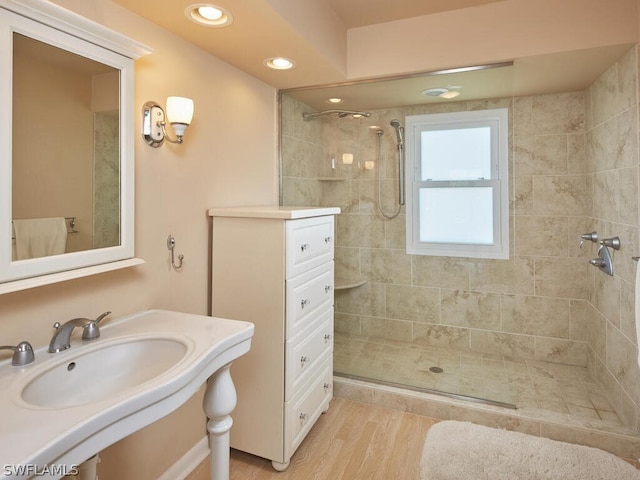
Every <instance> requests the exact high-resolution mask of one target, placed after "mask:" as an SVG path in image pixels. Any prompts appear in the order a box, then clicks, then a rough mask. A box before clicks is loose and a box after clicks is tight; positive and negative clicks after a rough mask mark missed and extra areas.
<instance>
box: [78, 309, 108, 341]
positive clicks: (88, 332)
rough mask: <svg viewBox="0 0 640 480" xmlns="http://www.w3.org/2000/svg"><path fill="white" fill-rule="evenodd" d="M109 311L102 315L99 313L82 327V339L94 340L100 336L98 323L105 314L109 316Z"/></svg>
mask: <svg viewBox="0 0 640 480" xmlns="http://www.w3.org/2000/svg"><path fill="white" fill-rule="evenodd" d="M110 314H111V312H110V311H109V312H104V313H103V314H102V315H99V316H98V318H96V319H95V320H91V321H89V322H88V323H87V324H86V325H85V326H84V327H83V328H82V339H83V340H95V339H97V338H100V328H99V327H98V324H99V323H100V322H101V321H102V320H103V319H104V318H105V317H107V316H109V315H110Z"/></svg>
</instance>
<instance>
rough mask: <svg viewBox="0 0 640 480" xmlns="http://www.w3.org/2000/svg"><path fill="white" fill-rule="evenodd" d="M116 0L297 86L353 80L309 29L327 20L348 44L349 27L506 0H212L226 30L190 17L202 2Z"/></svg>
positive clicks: (265, 75) (243, 65)
mask: <svg viewBox="0 0 640 480" xmlns="http://www.w3.org/2000/svg"><path fill="white" fill-rule="evenodd" d="M114 1H115V2H116V3H118V4H120V5H122V6H123V7H124V8H126V9H128V10H130V11H132V12H134V13H136V14H138V15H140V16H141V17H144V18H146V19H148V20H150V21H151V22H153V23H155V24H156V25H159V26H161V27H162V28H164V29H166V30H168V31H170V32H173V33H175V34H177V35H178V36H180V37H182V38H184V39H185V40H187V41H189V42H190V43H193V44H194V45H196V46H198V47H200V48H202V49H203V50H205V51H207V52H209V53H211V54H213V55H215V56H216V57H218V58H221V59H222V60H224V61H226V62H228V63H230V64H232V65H234V66H236V67H237V68H239V69H240V70H242V71H245V72H247V73H249V74H251V75H253V76H254V77H256V78H258V79H260V80H262V81H264V82H265V83H267V84H269V85H272V86H274V87H276V88H293V87H300V86H304V85H324V84H329V83H336V82H343V81H346V80H347V75H346V72H345V71H344V68H345V67H344V65H336V64H334V63H332V62H331V59H330V57H331V55H327V54H326V51H323V49H322V46H320V45H318V44H314V43H313V38H311V37H312V34H310V33H309V30H312V29H313V28H316V27H317V28H320V27H318V25H319V24H321V23H323V21H324V20H328V21H330V22H333V24H334V26H335V25H339V29H340V30H341V32H339V33H340V34H342V35H343V36H344V41H345V45H346V31H347V29H349V28H353V27H360V26H365V25H371V24H377V23H384V22H390V21H395V20H401V19H405V18H411V17H416V16H422V15H429V14H433V13H439V12H443V11H447V10H457V9H461V8H468V7H474V6H480V5H485V4H488V3H494V2H498V1H503V0H317V1H316V2H307V3H306V4H305V5H306V6H307V7H308V5H313V4H315V5H316V6H317V9H318V10H317V14H316V18H311V19H309V18H307V17H308V16H309V11H310V10H304V11H295V10H294V8H292V7H295V5H296V3H298V2H301V1H302V0H210V1H211V3H213V4H215V5H218V6H220V7H222V8H226V9H227V10H229V12H230V13H231V14H232V16H233V23H232V24H231V25H229V26H227V27H224V28H210V27H203V26H200V25H197V24H195V23H194V22H192V21H191V20H189V19H188V18H187V17H186V15H184V11H185V9H186V8H187V7H188V6H189V5H193V4H197V3H200V2H201V1H202V0H154V1H153V7H152V8H150V2H149V0H114ZM321 15H325V16H321ZM303 20H304V21H306V23H304V22H303ZM301 30H302V31H301ZM336 36H338V35H337V34H336ZM339 41H340V40H337V42H338V43H339ZM343 47H344V46H343ZM344 48H346V47H344ZM344 48H343V50H344ZM275 56H285V57H288V58H292V59H294V60H296V67H295V68H294V69H293V70H290V71H273V70H270V69H268V68H266V67H265V66H264V65H263V61H264V60H265V59H266V58H270V57H275Z"/></svg>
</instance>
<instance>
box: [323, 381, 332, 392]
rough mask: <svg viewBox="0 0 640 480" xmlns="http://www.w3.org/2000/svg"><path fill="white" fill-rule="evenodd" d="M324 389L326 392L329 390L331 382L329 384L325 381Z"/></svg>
mask: <svg viewBox="0 0 640 480" xmlns="http://www.w3.org/2000/svg"><path fill="white" fill-rule="evenodd" d="M324 390H325V391H326V392H328V391H329V390H331V384H330V383H325V384H324Z"/></svg>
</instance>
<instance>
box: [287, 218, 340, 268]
mask: <svg viewBox="0 0 640 480" xmlns="http://www.w3.org/2000/svg"><path fill="white" fill-rule="evenodd" d="M333 244H334V226H333V215H329V216H324V217H315V218H302V219H300V220H288V221H287V223H286V269H287V272H286V273H287V276H286V278H291V277H294V276H296V275H298V274H300V273H302V272H305V271H307V270H309V269H310V268H313V267H316V266H318V265H320V264H323V263H325V262H328V261H329V260H333Z"/></svg>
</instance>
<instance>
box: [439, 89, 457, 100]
mask: <svg viewBox="0 0 640 480" xmlns="http://www.w3.org/2000/svg"><path fill="white" fill-rule="evenodd" d="M458 95H460V92H457V91H455V90H449V91H448V92H444V93H441V94H440V96H441V97H442V98H446V99H447V100H451V99H452V98H456V97H457V96H458Z"/></svg>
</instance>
